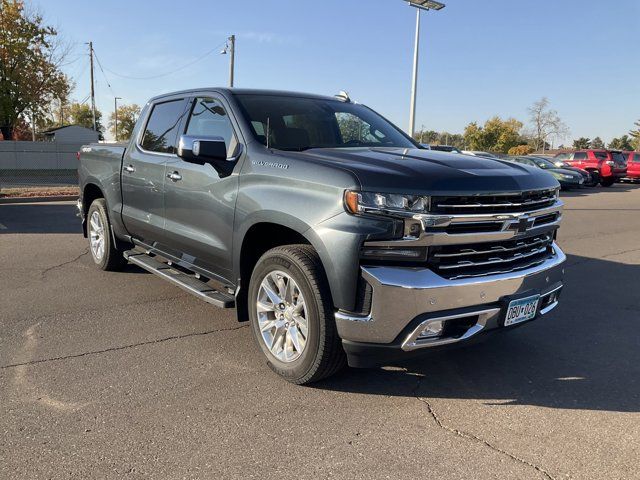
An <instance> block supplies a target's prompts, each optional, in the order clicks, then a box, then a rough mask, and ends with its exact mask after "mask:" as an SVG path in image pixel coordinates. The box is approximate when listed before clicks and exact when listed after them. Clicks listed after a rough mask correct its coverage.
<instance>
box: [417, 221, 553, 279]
mask: <svg viewBox="0 0 640 480" xmlns="http://www.w3.org/2000/svg"><path fill="white" fill-rule="evenodd" d="M552 244H553V233H552V232H547V233H544V234H540V235H534V236H531V237H526V238H521V239H517V240H508V241H502V242H486V243H476V244H465V245H448V246H439V247H432V248H431V249H430V250H429V259H428V262H429V266H430V268H431V269H432V270H433V271H435V272H437V273H438V274H439V275H441V276H443V277H445V278H449V279H457V278H465V277H479V276H484V275H493V274H497V273H506V272H513V271H516V270H522V269H525V268H529V267H532V266H535V265H539V264H540V263H542V262H544V261H545V260H546V259H547V258H549V257H550V256H551V255H553V247H552Z"/></svg>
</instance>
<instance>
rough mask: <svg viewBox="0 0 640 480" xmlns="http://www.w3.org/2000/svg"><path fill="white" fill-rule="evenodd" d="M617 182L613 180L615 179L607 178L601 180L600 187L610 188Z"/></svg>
mask: <svg viewBox="0 0 640 480" xmlns="http://www.w3.org/2000/svg"><path fill="white" fill-rule="evenodd" d="M615 182H616V179H615V178H613V177H607V178H602V179H600V185H602V186H603V187H610V186H611V185H613V184H614V183H615Z"/></svg>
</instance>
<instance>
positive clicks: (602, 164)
mask: <svg viewBox="0 0 640 480" xmlns="http://www.w3.org/2000/svg"><path fill="white" fill-rule="evenodd" d="M559 155H562V154H559ZM563 160H564V161H565V162H567V163H568V164H569V165H571V166H572V167H578V168H582V169H583V170H587V171H588V172H589V173H591V175H593V176H594V177H596V176H597V178H599V181H600V185H602V186H603V187H610V186H611V185H613V184H614V183H615V182H616V181H617V180H620V179H621V178H624V177H626V175H627V163H626V162H625V159H624V157H623V156H622V152H620V151H616V150H592V149H589V150H578V151H576V152H573V153H572V154H571V155H570V156H569V158H565V159H563Z"/></svg>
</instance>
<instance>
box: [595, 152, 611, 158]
mask: <svg viewBox="0 0 640 480" xmlns="http://www.w3.org/2000/svg"><path fill="white" fill-rule="evenodd" d="M594 155H595V156H596V158H597V159H598V160H606V159H607V158H609V155H607V153H606V152H595V153H594Z"/></svg>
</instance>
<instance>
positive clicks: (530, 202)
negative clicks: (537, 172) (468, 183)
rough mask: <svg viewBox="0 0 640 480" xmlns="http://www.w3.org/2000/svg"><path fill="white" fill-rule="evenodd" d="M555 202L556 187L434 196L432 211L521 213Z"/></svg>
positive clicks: (447, 212)
mask: <svg viewBox="0 0 640 480" xmlns="http://www.w3.org/2000/svg"><path fill="white" fill-rule="evenodd" d="M555 202H556V190H555V189H546V190H529V191H526V192H521V193H511V194H505V195H468V196H462V197H432V198H431V209H430V212H431V213H443V214H476V213H504V212H509V213H519V212H530V211H532V210H538V209H541V208H545V207H550V206H552V205H553V204H554V203H555Z"/></svg>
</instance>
